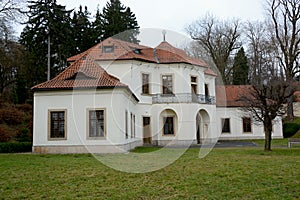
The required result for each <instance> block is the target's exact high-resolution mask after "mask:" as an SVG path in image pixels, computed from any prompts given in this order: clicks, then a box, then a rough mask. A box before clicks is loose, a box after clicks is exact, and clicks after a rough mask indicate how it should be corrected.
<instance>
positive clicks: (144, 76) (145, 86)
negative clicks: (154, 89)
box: [142, 74, 150, 94]
mask: <svg viewBox="0 0 300 200" xmlns="http://www.w3.org/2000/svg"><path fill="white" fill-rule="evenodd" d="M142 84H143V86H142V94H149V93H150V90H149V74H142Z"/></svg>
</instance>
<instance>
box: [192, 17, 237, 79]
mask: <svg viewBox="0 0 300 200" xmlns="http://www.w3.org/2000/svg"><path fill="white" fill-rule="evenodd" d="M186 31H187V33H188V34H189V35H190V36H191V38H192V39H194V40H196V41H198V42H199V44H200V45H201V46H202V47H203V48H204V49H205V50H206V52H207V53H208V54H209V55H210V56H211V58H212V60H213V62H214V63H215V65H216V66H217V68H218V70H219V71H220V73H221V75H222V78H223V80H224V82H225V83H226V84H228V83H229V82H230V75H231V72H232V66H231V65H230V64H229V58H230V56H231V54H232V53H233V51H234V50H236V49H239V48H240V43H239V41H238V40H239V38H240V35H241V31H240V22H239V20H228V21H221V20H219V19H217V18H216V17H213V16H211V15H206V16H205V17H204V18H202V19H200V20H197V21H195V22H193V23H192V24H190V25H189V26H188V27H187V28H186Z"/></svg>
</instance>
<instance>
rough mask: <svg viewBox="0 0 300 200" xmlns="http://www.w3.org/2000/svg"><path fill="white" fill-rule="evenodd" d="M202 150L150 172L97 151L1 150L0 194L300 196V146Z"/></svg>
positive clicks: (55, 196)
mask: <svg viewBox="0 0 300 200" xmlns="http://www.w3.org/2000/svg"><path fill="white" fill-rule="evenodd" d="M153 150H155V148H139V149H138V150H136V152H140V153H144V152H149V151H153ZM176 150H177V149H174V151H176ZM198 153H199V149H189V150H188V151H187V152H186V153H185V154H184V155H183V156H182V157H181V158H180V159H178V160H177V161H176V162H174V163H173V164H171V165H170V166H168V167H166V168H163V169H161V170H159V171H156V172H151V173H145V174H129V173H123V172H119V171H115V170H113V169H111V168H109V167H106V166H105V165H103V164H102V163H101V162H99V161H98V160H96V159H95V158H94V157H93V156H91V155H34V154H0V175H1V179H0V199H42V198H46V199H75V198H77V199H297V198H298V197H300V188H299V185H300V173H299V171H300V148H295V149H275V150H273V151H272V152H264V151H263V150H262V149H261V148H235V149H214V150H213V151H212V152H211V153H210V154H209V155H208V156H207V157H205V158H203V159H198ZM124 162H126V160H124Z"/></svg>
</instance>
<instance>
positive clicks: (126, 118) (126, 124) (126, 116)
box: [125, 110, 129, 139]
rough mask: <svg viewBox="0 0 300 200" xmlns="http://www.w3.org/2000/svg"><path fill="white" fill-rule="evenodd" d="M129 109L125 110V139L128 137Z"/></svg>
mask: <svg viewBox="0 0 300 200" xmlns="http://www.w3.org/2000/svg"><path fill="white" fill-rule="evenodd" d="M128 137H129V134H128V111H127V110H125V139H128Z"/></svg>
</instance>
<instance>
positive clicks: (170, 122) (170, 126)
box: [164, 117, 174, 135]
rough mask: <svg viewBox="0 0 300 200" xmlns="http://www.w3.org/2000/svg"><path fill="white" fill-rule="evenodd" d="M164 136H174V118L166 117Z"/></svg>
mask: <svg viewBox="0 0 300 200" xmlns="http://www.w3.org/2000/svg"><path fill="white" fill-rule="evenodd" d="M164 135H174V117H164Z"/></svg>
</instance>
